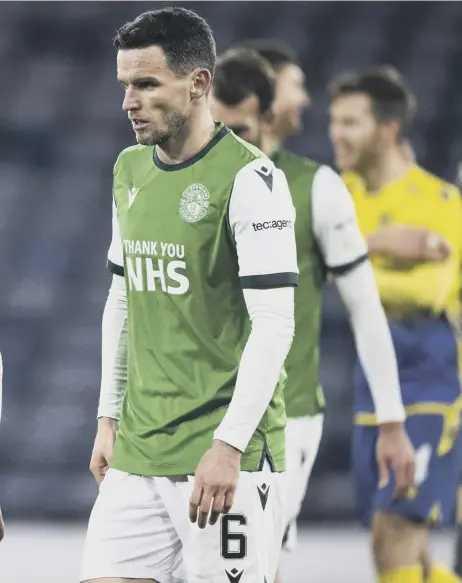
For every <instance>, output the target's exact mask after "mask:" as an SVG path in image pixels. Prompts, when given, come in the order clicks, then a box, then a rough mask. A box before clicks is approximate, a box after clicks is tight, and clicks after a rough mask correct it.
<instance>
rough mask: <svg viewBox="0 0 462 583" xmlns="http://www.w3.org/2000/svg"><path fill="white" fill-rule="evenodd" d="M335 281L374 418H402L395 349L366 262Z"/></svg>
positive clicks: (370, 268)
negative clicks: (372, 405)
mask: <svg viewBox="0 0 462 583" xmlns="http://www.w3.org/2000/svg"><path fill="white" fill-rule="evenodd" d="M336 284H337V288H338V290H339V293H340V296H341V298H342V300H343V303H344V304H345V307H346V309H347V311H348V314H349V318H350V322H351V327H352V330H353V334H354V338H355V343H356V350H357V351H358V355H359V359H360V361H361V364H362V367H363V369H364V373H365V375H366V378H367V382H368V384H369V387H370V391H371V395H372V400H373V401H374V406H375V413H376V416H377V422H378V423H390V422H396V421H403V420H404V419H405V418H406V413H405V411H404V406H403V401H402V397H401V388H400V383H399V375H398V365H397V363H396V354H395V349H394V347H393V341H392V338H391V334H390V329H389V327H388V322H387V318H386V316H385V312H384V310H383V307H382V304H381V302H380V296H379V292H378V290H377V285H376V283H375V279H374V274H373V271H372V267H371V264H370V262H369V261H366V262H364V263H363V264H362V265H360V266H359V267H357V268H356V269H354V270H352V271H350V272H349V273H347V274H346V275H343V276H342V277H338V278H336Z"/></svg>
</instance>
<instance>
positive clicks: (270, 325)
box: [251, 314, 295, 358]
mask: <svg viewBox="0 0 462 583" xmlns="http://www.w3.org/2000/svg"><path fill="white" fill-rule="evenodd" d="M251 333H252V336H253V337H255V338H259V339H261V342H262V344H264V345H265V346H267V347H271V348H272V349H273V351H275V352H278V351H279V350H280V351H281V353H284V358H285V356H287V353H288V352H289V350H290V347H291V345H292V342H293V339H294V335H295V319H294V317H293V315H292V316H288V315H282V314H278V315H276V314H273V315H272V317H271V318H254V319H253V320H252V332H251Z"/></svg>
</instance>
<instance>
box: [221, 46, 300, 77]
mask: <svg viewBox="0 0 462 583" xmlns="http://www.w3.org/2000/svg"><path fill="white" fill-rule="evenodd" d="M233 48H236V49H239V48H242V49H251V50H253V51H255V52H257V53H258V54H259V55H260V56H261V57H263V58H264V59H266V60H267V61H268V62H269V64H270V65H271V66H272V67H273V69H274V70H275V71H278V70H279V69H281V68H282V67H284V66H285V65H298V58H297V53H296V52H295V51H294V50H293V48H292V47H290V46H289V45H288V44H286V43H285V42H284V41H282V40H277V39H271V38H262V39H249V40H245V41H242V42H238V43H236V44H235V45H234V47H233Z"/></svg>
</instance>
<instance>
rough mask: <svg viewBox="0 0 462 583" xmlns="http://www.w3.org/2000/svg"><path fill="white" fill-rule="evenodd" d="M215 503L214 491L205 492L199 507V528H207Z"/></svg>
mask: <svg viewBox="0 0 462 583" xmlns="http://www.w3.org/2000/svg"><path fill="white" fill-rule="evenodd" d="M212 502H213V491H212V490H204V493H203V494H202V500H201V503H200V506H199V518H198V519H197V526H198V527H199V528H205V527H206V526H207V518H208V516H209V512H210V508H211V506H212Z"/></svg>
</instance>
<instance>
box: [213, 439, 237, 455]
mask: <svg viewBox="0 0 462 583" xmlns="http://www.w3.org/2000/svg"><path fill="white" fill-rule="evenodd" d="M212 447H213V449H217V450H219V451H220V452H221V453H223V454H224V455H228V456H231V457H235V458H240V457H241V455H242V452H241V451H240V450H238V449H236V448H235V447H233V446H232V445H229V443H226V442H225V441H221V439H214V440H213V442H212Z"/></svg>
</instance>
